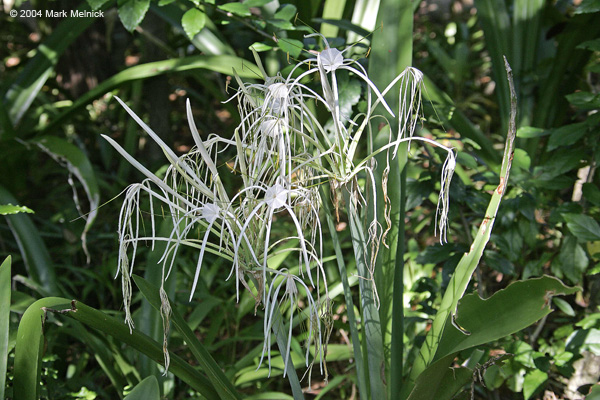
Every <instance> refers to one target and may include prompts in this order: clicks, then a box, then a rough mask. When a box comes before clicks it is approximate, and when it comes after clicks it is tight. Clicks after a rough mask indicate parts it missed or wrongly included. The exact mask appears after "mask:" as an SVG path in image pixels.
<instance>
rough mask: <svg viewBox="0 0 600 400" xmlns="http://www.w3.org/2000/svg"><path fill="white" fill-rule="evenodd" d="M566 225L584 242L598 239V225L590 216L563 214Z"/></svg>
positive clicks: (599, 235) (599, 237)
mask: <svg viewBox="0 0 600 400" xmlns="http://www.w3.org/2000/svg"><path fill="white" fill-rule="evenodd" d="M563 217H564V219H565V221H567V227H568V228H569V230H570V231H571V233H573V235H575V236H576V237H577V239H579V240H581V241H584V242H588V241H589V242H592V241H594V240H600V225H598V222H596V221H595V220H594V219H593V218H592V217H589V216H587V215H584V214H563Z"/></svg>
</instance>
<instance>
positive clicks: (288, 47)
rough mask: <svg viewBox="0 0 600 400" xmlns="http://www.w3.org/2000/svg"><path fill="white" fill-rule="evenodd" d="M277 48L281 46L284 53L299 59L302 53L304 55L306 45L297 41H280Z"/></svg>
mask: <svg viewBox="0 0 600 400" xmlns="http://www.w3.org/2000/svg"><path fill="white" fill-rule="evenodd" d="M277 46H279V48H280V49H281V50H283V52H284V53H287V54H289V56H290V57H293V58H298V56H300V53H302V48H303V47H304V44H303V43H302V42H301V41H299V40H296V39H279V40H278V41H277Z"/></svg>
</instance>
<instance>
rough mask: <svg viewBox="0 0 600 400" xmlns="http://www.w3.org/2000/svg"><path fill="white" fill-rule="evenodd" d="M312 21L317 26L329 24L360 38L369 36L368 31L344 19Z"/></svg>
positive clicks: (316, 19)
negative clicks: (355, 34)
mask: <svg viewBox="0 0 600 400" xmlns="http://www.w3.org/2000/svg"><path fill="white" fill-rule="evenodd" d="M312 21H313V22H316V23H318V24H329V25H333V26H337V27H338V28H341V29H343V30H345V31H348V32H354V33H357V34H358V35H359V36H362V37H368V36H369V35H370V34H371V32H369V31H368V30H366V29H364V28H361V27H360V26H358V25H355V24H353V23H352V22H350V21H348V20H346V19H330V18H313V19H312Z"/></svg>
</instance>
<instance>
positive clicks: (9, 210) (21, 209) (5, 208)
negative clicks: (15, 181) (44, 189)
mask: <svg viewBox="0 0 600 400" xmlns="http://www.w3.org/2000/svg"><path fill="white" fill-rule="evenodd" d="M19 213H28V214H34V212H33V210H32V209H30V208H27V207H25V206H13V205H12V204H1V205H0V215H12V214H19Z"/></svg>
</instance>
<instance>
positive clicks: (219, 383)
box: [133, 275, 240, 400]
mask: <svg viewBox="0 0 600 400" xmlns="http://www.w3.org/2000/svg"><path fill="white" fill-rule="evenodd" d="M133 280H134V282H135V284H136V285H137V287H138V288H139V289H140V291H141V292H142V294H143V295H144V297H145V298H146V300H148V302H149V303H150V304H151V305H152V307H154V308H155V309H157V310H160V305H161V301H160V296H159V288H158V287H156V286H154V285H152V284H151V283H150V282H148V281H147V280H145V279H144V278H142V277H140V276H136V275H133ZM171 317H172V321H173V324H174V325H175V329H177V330H178V331H179V333H180V334H181V335H182V336H183V337H184V339H185V341H186V343H187V345H188V346H189V349H190V351H191V352H192V354H193V355H194V357H195V358H196V360H197V361H198V363H199V364H200V366H201V367H202V370H203V371H204V372H205V373H206V374H207V375H208V379H210V381H211V382H212V384H213V385H214V387H215V389H216V390H217V393H218V394H219V397H220V398H221V399H224V400H225V399H239V398H240V395H239V393H237V391H236V390H235V387H234V386H233V384H232V383H231V382H230V381H229V379H227V377H226V376H225V374H224V373H223V371H222V370H221V368H220V367H219V365H218V364H217V363H216V361H215V360H214V359H213V358H212V356H211V355H210V353H209V352H208V351H207V350H206V348H205V347H204V346H203V345H202V343H201V342H200V341H199V340H198V338H197V337H196V335H195V334H194V332H192V330H191V329H190V327H189V326H188V324H187V323H186V322H185V320H184V319H183V317H182V316H181V314H179V312H178V311H177V310H176V309H175V307H172V315H171Z"/></svg>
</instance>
